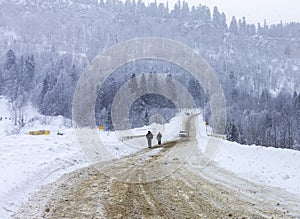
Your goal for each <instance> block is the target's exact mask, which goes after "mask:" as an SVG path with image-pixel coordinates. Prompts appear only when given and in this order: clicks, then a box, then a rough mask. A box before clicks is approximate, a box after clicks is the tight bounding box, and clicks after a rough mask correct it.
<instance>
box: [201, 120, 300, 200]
mask: <svg viewBox="0 0 300 219" xmlns="http://www.w3.org/2000/svg"><path fill="white" fill-rule="evenodd" d="M197 124H201V125H200V126H199V125H198V126H197V127H198V130H197V138H198V139H197V140H198V142H199V147H200V150H201V151H204V150H205V147H206V144H207V141H208V137H207V136H206V130H205V124H204V122H203V119H202V118H201V116H199V118H198V121H197ZM210 131H211V130H208V132H210ZM213 161H214V162H215V163H216V165H217V166H219V167H221V168H223V169H225V170H228V171H230V172H232V173H234V174H236V175H238V176H240V177H242V178H244V179H247V180H250V181H253V182H256V183H259V184H264V185H268V186H272V187H279V188H282V189H285V190H286V191H288V192H290V193H293V194H296V195H298V196H299V197H300V171H299V170H300V151H295V150H290V149H280V148H272V147H262V146H256V145H252V146H248V145H241V144H238V143H235V142H229V141H225V140H222V145H221V147H220V149H219V151H218V153H217V154H216V156H215V157H214V158H213Z"/></svg>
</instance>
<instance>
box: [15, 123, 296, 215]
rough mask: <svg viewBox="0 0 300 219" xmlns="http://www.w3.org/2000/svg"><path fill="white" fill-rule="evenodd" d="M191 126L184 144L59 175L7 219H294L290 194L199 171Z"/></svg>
mask: <svg viewBox="0 0 300 219" xmlns="http://www.w3.org/2000/svg"><path fill="white" fill-rule="evenodd" d="M193 119H194V117H191V118H190V119H189V120H188V121H187V129H189V133H190V136H189V137H186V138H182V139H179V140H174V141H172V142H168V143H165V144H163V145H161V146H160V147H158V146H154V147H153V148H151V149H148V148H147V149H144V150H141V151H139V152H138V153H136V154H133V155H131V156H127V157H124V158H122V159H119V160H113V161H110V162H100V163H97V164H93V165H91V166H89V167H86V168H82V169H78V170H76V171H74V172H72V173H69V174H66V175H64V176H62V177H61V178H60V179H59V180H58V181H56V182H55V183H52V184H49V185H47V186H45V187H43V188H42V189H41V191H40V192H39V193H37V194H35V195H34V196H33V197H32V198H31V200H30V201H29V202H28V203H27V204H26V205H24V206H23V207H22V208H20V211H19V212H18V213H17V214H16V215H15V216H14V218H21V219H23V218H90V219H92V218H130V219H133V218H211V219H216V218H253V219H258V218H274V219H275V218H298V219H299V218H300V205H299V199H298V198H297V197H295V196H293V195H292V194H289V193H287V192H285V191H282V190H280V189H276V188H270V187H265V186H262V185H257V184H254V183H252V182H249V181H247V180H244V179H241V178H239V177H237V176H235V175H233V174H231V173H228V172H226V171H225V170H223V169H221V168H219V167H216V166H215V165H214V164H213V163H211V164H210V165H208V166H207V167H206V168H200V167H199V166H200V165H197V162H201V159H202V155H201V152H200V151H199V150H197V148H198V147H197V141H196V138H195V127H194V125H193V124H194V122H193ZM190 160H193V161H194V162H189V161H190Z"/></svg>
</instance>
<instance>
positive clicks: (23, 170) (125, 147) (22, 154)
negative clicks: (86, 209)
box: [0, 97, 181, 219]
mask: <svg viewBox="0 0 300 219" xmlns="http://www.w3.org/2000/svg"><path fill="white" fill-rule="evenodd" d="M25 114H26V116H25V117H26V121H27V122H28V124H26V126H25V127H24V128H22V129H21V130H19V134H13V133H15V132H16V129H15V127H14V126H13V115H12V110H11V107H10V104H9V103H8V101H7V100H6V99H5V98H3V97H0V117H2V120H1V121H0V139H1V140H0V218H1V219H5V218H10V216H11V215H12V214H13V213H14V212H16V211H17V210H18V208H19V207H20V206H21V205H22V203H24V202H26V201H28V200H29V198H30V195H32V194H33V193H35V192H37V191H38V190H39V189H40V188H41V186H43V185H46V184H49V183H51V182H54V181H55V180H57V179H58V178H59V177H60V176H61V175H63V174H65V173H68V172H71V171H73V170H75V169H78V168H81V167H84V166H87V165H89V162H88V160H87V159H86V157H85V156H84V154H82V152H81V147H80V145H79V144H78V142H77V139H76V135H75V132H74V130H73V129H72V128H71V127H70V124H71V122H70V121H69V120H67V119H64V118H62V117H59V116H58V117H46V116H42V115H40V114H39V113H38V112H37V111H36V110H35V109H34V108H32V107H26V109H25ZM180 127H181V118H180V117H176V118H174V119H172V120H171V122H170V123H169V124H165V125H163V126H162V125H156V124H153V125H151V126H150V127H143V128H139V129H134V130H132V131H133V133H134V134H135V135H145V134H146V132H147V130H151V131H153V133H155V132H158V131H161V132H162V133H163V141H167V140H170V139H173V138H174V137H175V136H177V133H178V132H179V129H180ZM31 130H32V131H35V130H50V133H51V134H50V135H36V136H32V135H29V134H28V132H29V131H31ZM57 131H59V132H61V133H63V135H57ZM99 135H100V137H101V140H102V142H103V143H104V144H105V145H107V146H108V149H109V151H110V152H111V153H112V155H113V157H114V158H120V157H122V156H126V155H129V154H131V153H134V152H136V151H138V150H141V149H143V148H145V147H147V143H146V140H145V138H137V139H134V140H130V141H124V142H121V141H120V136H119V135H118V133H115V132H110V133H108V132H104V131H102V132H99ZM154 141H155V140H154Z"/></svg>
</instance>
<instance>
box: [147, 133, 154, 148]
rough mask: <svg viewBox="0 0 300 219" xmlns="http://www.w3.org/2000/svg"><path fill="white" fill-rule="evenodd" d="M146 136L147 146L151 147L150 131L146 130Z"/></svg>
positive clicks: (151, 136) (151, 135)
mask: <svg viewBox="0 0 300 219" xmlns="http://www.w3.org/2000/svg"><path fill="white" fill-rule="evenodd" d="M146 138H147V141H148V148H151V145H152V139H153V134H152V132H150V131H148V133H147V134H146Z"/></svg>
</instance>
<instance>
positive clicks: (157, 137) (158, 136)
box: [156, 132, 162, 145]
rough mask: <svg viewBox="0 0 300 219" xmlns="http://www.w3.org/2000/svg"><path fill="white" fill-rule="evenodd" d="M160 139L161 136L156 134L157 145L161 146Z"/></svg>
mask: <svg viewBox="0 0 300 219" xmlns="http://www.w3.org/2000/svg"><path fill="white" fill-rule="evenodd" d="M161 138H162V134H161V133H160V132H158V134H157V136H156V139H157V142H158V145H161Z"/></svg>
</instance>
